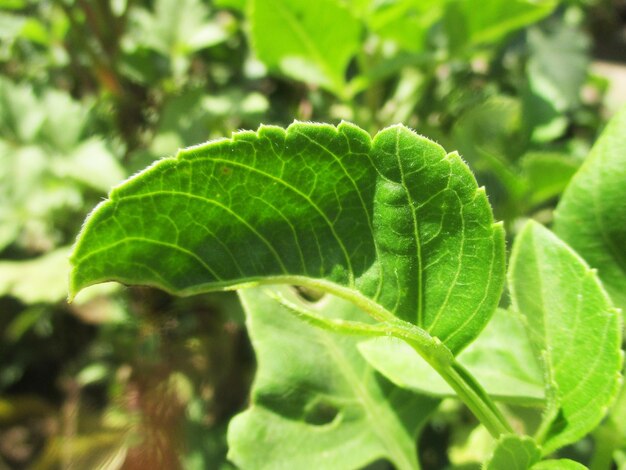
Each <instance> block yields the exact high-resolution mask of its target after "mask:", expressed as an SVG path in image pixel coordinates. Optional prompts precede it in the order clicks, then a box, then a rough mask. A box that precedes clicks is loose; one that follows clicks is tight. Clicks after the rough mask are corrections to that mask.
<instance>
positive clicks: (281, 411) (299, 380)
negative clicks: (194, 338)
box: [228, 287, 439, 470]
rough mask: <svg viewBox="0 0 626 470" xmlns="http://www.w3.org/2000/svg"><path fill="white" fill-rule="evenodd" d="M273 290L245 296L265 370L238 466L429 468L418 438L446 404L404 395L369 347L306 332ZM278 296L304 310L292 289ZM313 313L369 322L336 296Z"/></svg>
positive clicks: (232, 440)
mask: <svg viewBox="0 0 626 470" xmlns="http://www.w3.org/2000/svg"><path fill="white" fill-rule="evenodd" d="M265 289H267V288H265V287H260V288H257V289H248V290H245V291H241V292H240V296H241V299H242V302H243V305H244V309H245V310H246V318H247V320H246V325H247V327H248V332H249V334H250V337H251V340H252V344H253V346H254V349H255V351H256V354H257V360H258V369H257V375H256V378H255V382H254V385H253V389H252V394H251V404H250V407H249V408H248V409H247V410H246V411H244V412H243V413H241V414H239V415H237V416H236V417H235V418H234V419H233V420H232V421H231V423H230V425H229V429H228V445H229V458H230V459H231V460H232V461H233V462H235V463H236V464H237V465H238V466H239V467H240V468H248V469H256V468H268V467H271V468H274V469H294V468H316V469H337V470H340V469H341V470H343V469H350V468H362V467H363V466H365V465H367V464H368V463H370V462H373V461H375V460H379V459H387V460H389V461H390V462H393V463H394V466H395V468H398V469H407V470H410V469H415V468H419V465H418V462H417V454H416V452H415V439H416V434H417V432H418V431H419V429H420V428H421V427H422V426H423V424H424V423H425V421H426V419H427V418H428V417H429V416H430V413H431V412H432V411H434V409H435V408H436V406H437V404H438V403H439V401H438V400H436V399H433V398H428V397H425V396H420V395H418V394H415V393H411V392H408V391H403V390H401V389H399V388H398V387H395V386H394V385H392V384H391V383H389V382H388V381H387V380H385V379H384V378H382V377H381V376H380V375H378V374H377V373H376V372H375V371H374V369H372V368H371V367H369V366H368V364H367V363H366V362H365V360H364V359H363V358H362V357H361V356H360V354H359V352H358V351H357V349H356V344H357V343H358V341H359V340H360V338H359V337H355V336H346V335H341V334H337V333H332V332H328V331H325V330H322V329H320V328H317V327H315V326H312V325H308V324H306V323H304V322H303V321H302V320H300V319H299V318H297V317H295V316H294V315H293V313H291V312H290V311H289V310H288V309H287V308H286V307H284V306H283V305H281V304H280V303H278V302H277V301H276V300H274V299H272V298H271V297H270V296H268V295H267V294H266V293H265V292H264V290H265ZM278 289H279V290H278V292H280V293H281V295H284V296H286V297H287V298H288V299H289V300H290V301H292V302H298V303H302V301H301V300H299V299H298V298H297V297H296V295H294V292H293V291H291V290H290V289H289V288H286V287H282V288H278ZM307 308H310V309H314V310H316V311H317V312H318V313H319V314H320V315H326V316H329V317H332V318H340V319H344V320H361V321H367V320H368V318H367V316H365V314H364V313H363V312H361V311H360V310H359V309H358V308H357V307H355V306H354V305H353V304H351V303H349V302H346V301H344V300H341V299H338V298H336V297H331V296H326V297H324V298H323V299H322V300H321V301H319V302H317V303H316V304H312V305H308V306H307Z"/></svg>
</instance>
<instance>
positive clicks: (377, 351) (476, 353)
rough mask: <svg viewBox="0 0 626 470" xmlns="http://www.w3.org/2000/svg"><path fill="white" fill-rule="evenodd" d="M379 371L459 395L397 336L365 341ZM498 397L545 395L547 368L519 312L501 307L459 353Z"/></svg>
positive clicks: (399, 381)
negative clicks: (541, 365) (539, 360)
mask: <svg viewBox="0 0 626 470" xmlns="http://www.w3.org/2000/svg"><path fill="white" fill-rule="evenodd" d="M359 350H360V351H361V354H363V356H364V357H365V359H366V360H367V361H368V362H369V363H370V365H371V366H373V367H374V368H375V369H376V370H377V371H378V372H380V373H381V374H383V375H384V376H385V377H387V378H388V379H389V380H391V381H392V382H393V383H395V384H396V385H398V386H400V387H403V388H408V389H412V390H416V391H418V392H420V393H426V394H429V395H436V396H454V392H453V390H452V388H450V386H449V385H448V384H447V383H446V382H445V381H444V380H443V379H442V378H441V377H440V376H439V375H437V374H436V373H435V371H434V370H433V369H432V367H430V366H429V365H428V364H427V363H426V361H424V359H422V357H421V356H420V355H419V354H417V352H416V351H415V350H414V349H413V348H411V347H410V346H409V345H408V344H406V343H404V342H402V341H398V340H397V339H395V338H384V337H383V338H374V339H371V340H367V341H363V342H361V343H359ZM458 361H459V363H460V364H462V365H463V366H465V367H466V368H467V370H469V371H470V372H471V373H472V375H473V376H474V377H476V379H477V380H478V381H479V382H480V384H481V385H482V386H483V387H484V388H485V391H486V392H487V393H488V394H489V395H490V396H492V397H494V398H495V399H498V400H501V401H505V402H509V403H519V404H538V403H542V402H543V400H544V390H543V380H542V376H541V369H540V368H539V365H538V364H537V361H536V360H535V358H534V356H533V352H532V349H531V347H530V344H529V342H528V336H527V335H526V332H525V330H524V325H523V324H522V322H521V321H520V319H519V318H518V317H517V316H516V314H515V313H514V312H509V311H506V310H502V309H498V310H497V311H496V313H495V315H494V316H493V318H492V319H491V321H490V322H489V324H488V325H487V326H486V327H485V329H484V331H483V332H482V333H481V334H480V336H479V337H478V338H477V339H476V341H474V342H473V343H472V344H470V345H469V346H468V347H467V349H465V350H464V351H462V352H461V354H460V355H459V357H458Z"/></svg>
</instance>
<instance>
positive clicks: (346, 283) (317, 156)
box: [70, 123, 504, 353]
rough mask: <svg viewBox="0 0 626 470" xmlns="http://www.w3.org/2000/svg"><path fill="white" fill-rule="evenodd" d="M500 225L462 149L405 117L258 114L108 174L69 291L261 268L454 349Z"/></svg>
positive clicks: (491, 291)
mask: <svg viewBox="0 0 626 470" xmlns="http://www.w3.org/2000/svg"><path fill="white" fill-rule="evenodd" d="M503 258H504V242H503V234H502V228H501V226H500V225H499V224H496V225H494V223H493V218H492V214H491V209H490V207H489V203H488V202H487V198H486V196H485V193H484V191H483V190H482V189H479V188H478V187H477V185H476V181H475V179H474V177H473V176H472V174H471V172H470V171H469V169H468V168H467V166H466V165H465V164H464V163H463V161H462V160H461V159H460V157H459V156H458V154H456V153H451V154H446V152H445V151H444V150H443V149H442V148H441V147H440V146H439V145H437V144H435V143H434V142H432V141H430V140H428V139H426V138H424V137H421V136H418V135H416V134H415V133H413V132H411V131H410V130H408V129H406V128H405V127H403V126H393V127H390V128H387V129H385V130H383V131H381V132H379V133H378V134H377V135H376V137H375V138H374V139H371V138H370V136H369V135H368V134H367V133H365V132H364V131H362V130H361V129H359V128H358V127H356V126H354V125H352V124H348V123H342V124H340V125H339V126H338V127H336V128H335V127H333V126H329V125H323V124H305V123H294V124H292V125H291V126H290V127H289V128H288V129H287V130H284V129H281V128H278V127H261V128H260V129H259V131H258V132H256V133H255V132H240V133H237V134H234V135H233V138H232V139H223V140H220V141H215V142H210V143H208V144H205V145H201V146H197V147H192V148H189V149H186V150H183V151H181V152H180V153H179V154H178V156H177V157H176V158H169V159H164V160H162V161H160V162H158V163H157V164H155V165H153V166H152V167H150V168H149V169H148V170H146V171H144V172H143V173H141V174H139V175H136V176H135V177H133V178H131V179H130V180H128V181H127V182H125V183H124V184H122V185H120V186H118V187H117V188H115V189H114V190H113V191H112V192H111V194H110V199H109V200H108V201H105V202H104V203H102V204H101V205H100V206H99V207H98V208H97V209H95V210H94V211H93V213H92V214H91V216H90V218H89V220H88V221H87V222H86V224H85V226H84V228H83V231H82V233H81V235H80V236H79V239H78V241H77V243H76V246H75V250H74V252H73V254H72V257H71V261H72V263H73V265H74V267H73V270H72V274H71V279H70V292H71V295H72V296H73V295H74V294H76V293H77V292H78V291H79V290H80V289H82V288H83V287H86V286H88V285H90V284H94V283H98V282H102V281H105V280H117V281H120V282H124V283H128V284H144V285H145V284H147V285H154V286H157V287H160V288H162V289H165V290H167V291H169V292H173V293H177V294H193V293H199V292H206V291H211V290H220V289H226V288H231V289H232V288H240V287H246V286H250V285H251V284H257V283H272V284H281V283H283V284H296V285H304V286H309V287H314V288H318V289H322V290H325V291H327V292H331V293H333V294H336V295H339V296H341V297H344V298H346V299H348V300H350V301H352V302H353V303H356V304H357V305H359V306H360V307H361V308H363V309H364V310H366V311H367V312H369V313H370V314H371V315H372V316H374V317H376V318H377V319H379V320H393V319H394V316H395V317H398V318H400V319H402V320H406V321H409V322H411V323H413V324H415V325H417V326H419V327H421V328H423V329H424V330H427V331H428V332H429V333H430V334H431V335H433V336H436V337H438V338H439V339H440V340H441V341H442V342H443V343H444V344H445V345H446V346H447V347H448V348H450V349H451V350H452V351H453V352H454V353H457V352H458V351H460V350H461V349H462V348H463V347H464V346H466V345H467V344H468V343H470V342H471V341H472V340H473V339H474V338H475V337H476V336H477V335H478V333H479V332H480V331H481V330H482V328H483V327H484V325H485V324H486V323H487V321H488V320H489V318H490V317H491V315H492V313H493V311H494V310H495V307H496V305H497V303H498V300H499V297H500V292H501V288H502V282H503V277H504V273H503V270H504V259H503Z"/></svg>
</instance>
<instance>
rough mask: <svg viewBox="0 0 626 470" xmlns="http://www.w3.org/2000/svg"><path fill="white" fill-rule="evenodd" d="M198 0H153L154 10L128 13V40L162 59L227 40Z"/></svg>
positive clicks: (136, 10)
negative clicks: (130, 26)
mask: <svg viewBox="0 0 626 470" xmlns="http://www.w3.org/2000/svg"><path fill="white" fill-rule="evenodd" d="M209 12H210V10H209V8H208V7H207V5H206V4H205V3H204V2H201V1H200V0H182V1H181V0H156V2H155V3H154V11H153V12H151V11H148V10H145V9H142V8H136V9H133V10H132V15H131V19H132V28H131V39H132V41H134V42H136V44H137V45H140V46H143V47H147V48H150V49H153V50H155V51H157V52H159V53H161V54H163V55H165V56H169V57H175V56H184V55H188V54H191V53H193V52H195V51H198V50H200V49H203V48H206V47H210V46H213V45H215V44H219V43H221V42H223V41H225V40H226V39H227V38H228V35H229V34H228V31H227V30H226V29H225V28H224V26H223V25H221V24H219V23H218V22H216V21H211V20H210V18H209Z"/></svg>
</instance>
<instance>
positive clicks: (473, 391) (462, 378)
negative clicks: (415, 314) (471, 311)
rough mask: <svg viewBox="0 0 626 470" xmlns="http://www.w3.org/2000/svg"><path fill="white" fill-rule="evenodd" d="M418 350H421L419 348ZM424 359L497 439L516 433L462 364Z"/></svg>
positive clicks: (454, 361)
mask: <svg viewBox="0 0 626 470" xmlns="http://www.w3.org/2000/svg"><path fill="white" fill-rule="evenodd" d="M416 351H417V352H418V353H419V352H420V351H419V350H418V349H416ZM422 357H424V356H422ZM424 359H426V361H427V362H428V363H429V364H430V365H431V366H432V367H433V368H434V369H435V370H436V371H437V372H438V373H439V375H441V377H442V378H443V379H444V380H445V381H446V382H448V384H449V385H450V387H452V389H453V390H454V391H455V392H456V394H457V395H458V397H459V399H460V400H461V401H462V402H463V403H465V405H466V406H467V407H468V408H469V409H470V411H471V412H472V413H473V414H474V416H476V418H478V420H479V421H480V422H481V423H482V424H483V426H485V428H487V431H489V433H490V434H491V435H492V436H493V437H494V438H496V439H497V438H498V437H499V436H500V435H501V434H513V433H514V431H513V428H511V425H510V424H509V422H508V421H507V420H506V418H505V417H504V415H503V414H502V413H501V412H500V410H499V409H498V407H497V406H496V405H495V403H494V402H493V400H492V399H491V398H490V397H489V395H488V394H487V392H485V390H484V389H483V388H482V386H481V385H480V384H479V383H478V381H477V380H476V379H475V378H474V376H472V374H471V373H470V372H469V371H468V370H467V369H465V368H464V367H463V366H462V365H461V364H459V363H458V362H457V361H456V360H453V361H452V362H451V363H449V364H447V365H445V366H442V365H440V364H438V363H437V361H431V360H428V358H426V357H424Z"/></svg>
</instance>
